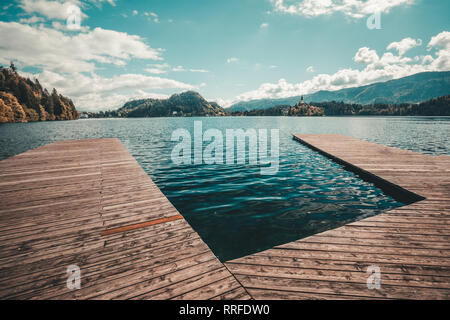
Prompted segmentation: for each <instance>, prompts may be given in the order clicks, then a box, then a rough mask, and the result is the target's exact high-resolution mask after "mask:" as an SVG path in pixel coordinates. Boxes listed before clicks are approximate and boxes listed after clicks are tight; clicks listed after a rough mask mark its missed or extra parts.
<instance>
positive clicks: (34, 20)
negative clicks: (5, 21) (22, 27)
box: [19, 16, 45, 24]
mask: <svg viewBox="0 0 450 320" xmlns="http://www.w3.org/2000/svg"><path fill="white" fill-rule="evenodd" d="M44 21H45V19H44V18H41V17H36V16H32V17H30V18H22V19H20V20H19V22H20V23H24V24H33V23H38V22H44Z"/></svg>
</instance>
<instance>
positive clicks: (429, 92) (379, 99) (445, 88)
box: [225, 71, 450, 112]
mask: <svg viewBox="0 0 450 320" xmlns="http://www.w3.org/2000/svg"><path fill="white" fill-rule="evenodd" d="M448 94H450V71H444V72H422V73H417V74H414V75H412V76H408V77H404V78H400V79H395V80H389V81H386V82H377V83H373V84H370V85H366V86H361V87H354V88H347V89H341V90H337V91H324V90H322V91H318V92H316V93H313V94H307V95H304V100H305V101H306V102H315V103H318V102H329V101H339V102H344V103H350V104H361V105H369V104H380V103H383V104H400V103H420V102H423V101H426V100H429V99H432V98H436V97H439V96H444V95H448ZM300 98H301V96H294V97H289V98H281V99H259V100H251V101H242V102H238V103H236V104H233V105H232V106H230V107H229V108H226V109H225V110H226V111H228V112H234V111H250V110H255V109H267V108H272V107H274V106H277V105H294V104H296V103H297V102H298V101H299V100H300Z"/></svg>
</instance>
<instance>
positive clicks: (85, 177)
mask: <svg viewBox="0 0 450 320" xmlns="http://www.w3.org/2000/svg"><path fill="white" fill-rule="evenodd" d="M294 138H295V139H296V140H298V141H300V142H301V143H303V144H306V145H308V146H309V147H311V148H313V149H314V150H317V151H318V152H320V153H322V154H324V155H325V156H327V157H329V158H331V159H333V160H334V161H336V162H338V163H341V164H342V165H343V166H344V167H345V168H347V169H348V170H351V171H353V172H355V173H357V174H358V175H360V176H361V178H363V179H366V180H370V181H372V182H374V183H375V184H376V185H377V186H379V187H381V188H383V190H385V192H387V193H389V194H390V195H392V196H394V197H395V198H397V199H400V200H402V201H403V202H405V203H407V204H408V205H406V206H404V207H400V208H397V209H395V210H391V211H388V212H385V213H382V214H379V215H377V216H374V217H371V218H367V219H363V220H360V221H357V222H354V223H350V224H347V225H345V226H343V227H340V228H337V229H334V230H329V231H326V232H322V233H320V234H317V235H314V236H311V237H308V238H305V239H301V240H298V241H294V242H291V243H287V244H284V245H280V246H276V247H274V248H272V249H269V250H265V251H262V252H259V253H256V254H252V255H249V256H246V257H242V258H239V259H235V260H232V261H228V262H226V263H225V264H222V263H221V262H220V261H219V260H218V259H217V258H216V257H215V256H214V254H213V253H212V252H211V250H210V249H209V248H208V246H207V245H206V244H205V243H204V242H203V241H202V239H200V237H199V236H198V234H197V233H196V232H195V231H194V230H193V229H192V228H191V227H190V226H189V224H188V223H187V222H186V221H185V220H184V218H183V217H182V215H180V213H179V212H178V211H177V210H176V209H175V208H174V207H173V206H172V205H171V203H170V202H169V201H168V199H167V198H166V197H165V196H164V195H163V194H162V193H161V191H160V190H159V189H158V187H157V186H156V185H155V184H154V183H153V182H152V181H151V179H150V178H149V177H148V175H147V174H146V173H145V172H144V171H143V170H142V168H141V167H140V166H139V164H138V163H137V162H136V160H135V159H134V158H133V157H132V156H131V155H130V154H129V153H128V151H127V150H126V149H125V148H124V147H123V146H122V144H121V143H120V142H119V140H117V139H93V140H77V141H63V142H56V143H52V144H49V145H46V146H43V147H40V148H37V149H35V150H31V151H28V152H25V153H22V154H20V155H17V156H14V157H12V158H9V159H6V160H3V161H0V194H1V197H0V299H251V298H254V299H373V298H377V299H378V298H379V299H449V298H450V242H449V240H450V224H449V222H450V203H449V200H450V157H449V156H429V155H423V154H419V153H415V152H411V151H406V150H401V149H397V148H392V147H385V146H381V145H378V144H374V143H369V142H366V141H361V140H358V139H353V138H349V137H345V136H341V135H295V136H294ZM74 265H75V266H78V267H79V268H80V272H81V277H80V279H81V288H80V289H79V290H78V289H69V288H68V287H67V280H68V278H69V276H70V274H68V273H67V270H68V267H70V266H74ZM369 266H377V267H379V268H380V276H381V287H380V289H369V288H368V287H367V278H368V277H369V276H370V274H368V273H367V272H366V271H367V268H368V267H369Z"/></svg>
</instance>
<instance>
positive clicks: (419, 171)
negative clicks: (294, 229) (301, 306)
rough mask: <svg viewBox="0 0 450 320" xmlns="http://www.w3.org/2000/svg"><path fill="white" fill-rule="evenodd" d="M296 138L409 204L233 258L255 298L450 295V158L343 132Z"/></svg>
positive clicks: (230, 266) (235, 269)
mask: <svg viewBox="0 0 450 320" xmlns="http://www.w3.org/2000/svg"><path fill="white" fill-rule="evenodd" d="M294 139H296V140H298V141H299V142H301V143H303V144H305V145H307V146H309V147H310V148H312V149H314V150H316V151H318V152H320V153H322V154H323V155H325V156H327V157H329V158H331V159H333V160H334V161H336V162H338V163H340V164H342V165H343V166H344V167H345V168H347V169H348V170H351V171H353V172H355V173H356V174H358V175H360V176H361V177H362V178H363V179H367V180H370V181H372V182H374V183H375V184H376V185H377V186H379V187H380V188H383V189H384V190H385V191H386V192H387V193H389V194H390V195H391V196H394V197H395V198H397V199H401V200H402V201H403V202H405V203H408V204H409V205H407V206H404V207H400V208H397V209H395V210H390V211H387V212H385V213H382V214H379V215H377V216H374V217H371V218H367V219H363V220H360V221H357V222H354V223H350V224H347V225H345V226H342V227H339V228H337V229H334V230H329V231H326V232H322V233H320V234H317V235H314V236H311V237H307V238H304V239H301V240H298V241H294V242H291V243H287V244H284V245H280V246H276V247H274V248H272V249H269V250H265V251H263V252H259V253H256V254H252V255H249V256H246V257H242V258H239V259H235V260H232V261H229V262H227V263H225V264H226V266H227V267H228V269H229V270H230V271H231V272H232V273H233V274H234V275H235V276H236V278H237V279H238V280H239V282H240V283H241V284H242V285H243V286H244V287H245V289H247V291H248V293H249V294H250V295H251V296H252V297H253V298H254V299H449V298H450V242H449V241H450V201H449V200H450V157H449V156H443V155H442V156H430V155H424V154H420V153H416V152H411V151H407V150H401V149H398V148H392V147H386V146H382V145H379V144H375V143H370V142H367V141H362V140H358V139H354V138H350V137H346V136H342V135H320V134H317V135H316V134H314V135H308V134H307V135H294ZM369 266H376V267H378V268H379V269H380V276H381V277H380V279H381V284H380V289H376V288H374V289H369V288H368V286H367V279H368V277H369V276H370V275H371V273H367V268H368V267H369ZM372 270H374V269H372ZM371 287H372V288H373V286H371Z"/></svg>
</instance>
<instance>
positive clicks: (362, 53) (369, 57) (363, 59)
mask: <svg viewBox="0 0 450 320" xmlns="http://www.w3.org/2000/svg"><path fill="white" fill-rule="evenodd" d="M353 60H354V61H355V62H357V63H361V64H371V63H374V62H377V61H378V60H379V57H378V54H377V52H376V51H375V50H371V49H369V48H367V47H362V48H359V50H358V52H356V54H355V56H354V57H353Z"/></svg>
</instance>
